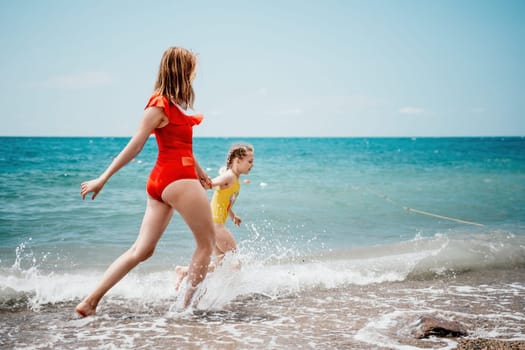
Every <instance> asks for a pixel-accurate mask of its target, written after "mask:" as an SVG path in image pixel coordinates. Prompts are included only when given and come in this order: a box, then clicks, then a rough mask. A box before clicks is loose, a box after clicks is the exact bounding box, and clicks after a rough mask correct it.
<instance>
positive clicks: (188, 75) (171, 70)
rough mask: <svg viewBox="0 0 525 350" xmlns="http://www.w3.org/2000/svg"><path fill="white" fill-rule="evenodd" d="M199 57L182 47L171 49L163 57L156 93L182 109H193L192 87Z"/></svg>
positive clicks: (193, 95)
mask: <svg viewBox="0 0 525 350" xmlns="http://www.w3.org/2000/svg"><path fill="white" fill-rule="evenodd" d="M196 68H197V56H195V54H194V53H192V52H191V51H189V50H186V49H184V48H182V47H170V48H168V49H167V50H166V51H165V52H164V54H163V55H162V59H161V60H160V67H159V74H158V77H157V82H156V83H155V90H154V92H155V93H157V94H159V95H162V96H165V97H167V98H168V99H169V100H170V101H171V102H172V103H176V104H178V105H179V106H181V107H182V108H184V109H186V108H188V107H189V108H193V102H194V100H195V93H194V91H193V86H192V85H191V83H192V80H193V78H194V75H195V70H196Z"/></svg>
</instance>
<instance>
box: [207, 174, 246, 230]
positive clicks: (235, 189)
mask: <svg viewBox="0 0 525 350" xmlns="http://www.w3.org/2000/svg"><path fill="white" fill-rule="evenodd" d="M240 189H241V185H240V184H239V179H237V178H235V182H234V183H233V184H232V185H231V186H230V187H228V188H225V189H222V190H221V188H220V187H217V188H216V189H215V192H213V197H212V199H211V212H212V214H213V222H214V223H216V224H224V223H226V219H227V218H228V212H229V211H230V208H231V207H232V205H233V203H235V200H236V199H237V196H238V195H239V190H240Z"/></svg>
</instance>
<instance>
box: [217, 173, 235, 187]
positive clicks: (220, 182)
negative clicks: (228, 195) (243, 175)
mask: <svg viewBox="0 0 525 350" xmlns="http://www.w3.org/2000/svg"><path fill="white" fill-rule="evenodd" d="M234 176H235V175H233V174H232V173H231V171H226V172H225V173H224V174H221V175H219V176H217V177H216V178H214V179H213V180H212V181H211V184H212V187H216V186H219V187H220V188H221V189H225V188H228V187H230V186H231V185H232V183H233V178H234Z"/></svg>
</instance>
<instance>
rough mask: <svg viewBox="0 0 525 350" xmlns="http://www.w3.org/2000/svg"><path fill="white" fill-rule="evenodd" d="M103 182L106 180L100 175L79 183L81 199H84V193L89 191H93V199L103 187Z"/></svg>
mask: <svg viewBox="0 0 525 350" xmlns="http://www.w3.org/2000/svg"><path fill="white" fill-rule="evenodd" d="M105 183H106V182H105V181H104V180H103V179H102V178H100V177H99V178H97V179H94V180H89V181H86V182H83V183H82V184H81V185H80V195H81V196H82V199H85V198H86V195H87V194H88V193H91V192H93V196H91V199H92V200H93V199H95V197H96V196H97V194H98V193H99V192H100V190H101V189H102V187H104V184H105Z"/></svg>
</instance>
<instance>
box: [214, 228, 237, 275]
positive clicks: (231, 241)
mask: <svg viewBox="0 0 525 350" xmlns="http://www.w3.org/2000/svg"><path fill="white" fill-rule="evenodd" d="M236 250H237V243H236V242H235V238H233V235H232V234H231V232H230V230H228V229H227V228H226V226H225V225H224V224H215V249H214V253H215V266H219V264H220V263H221V261H222V259H223V258H224V254H226V253H228V252H235V251H236Z"/></svg>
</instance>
